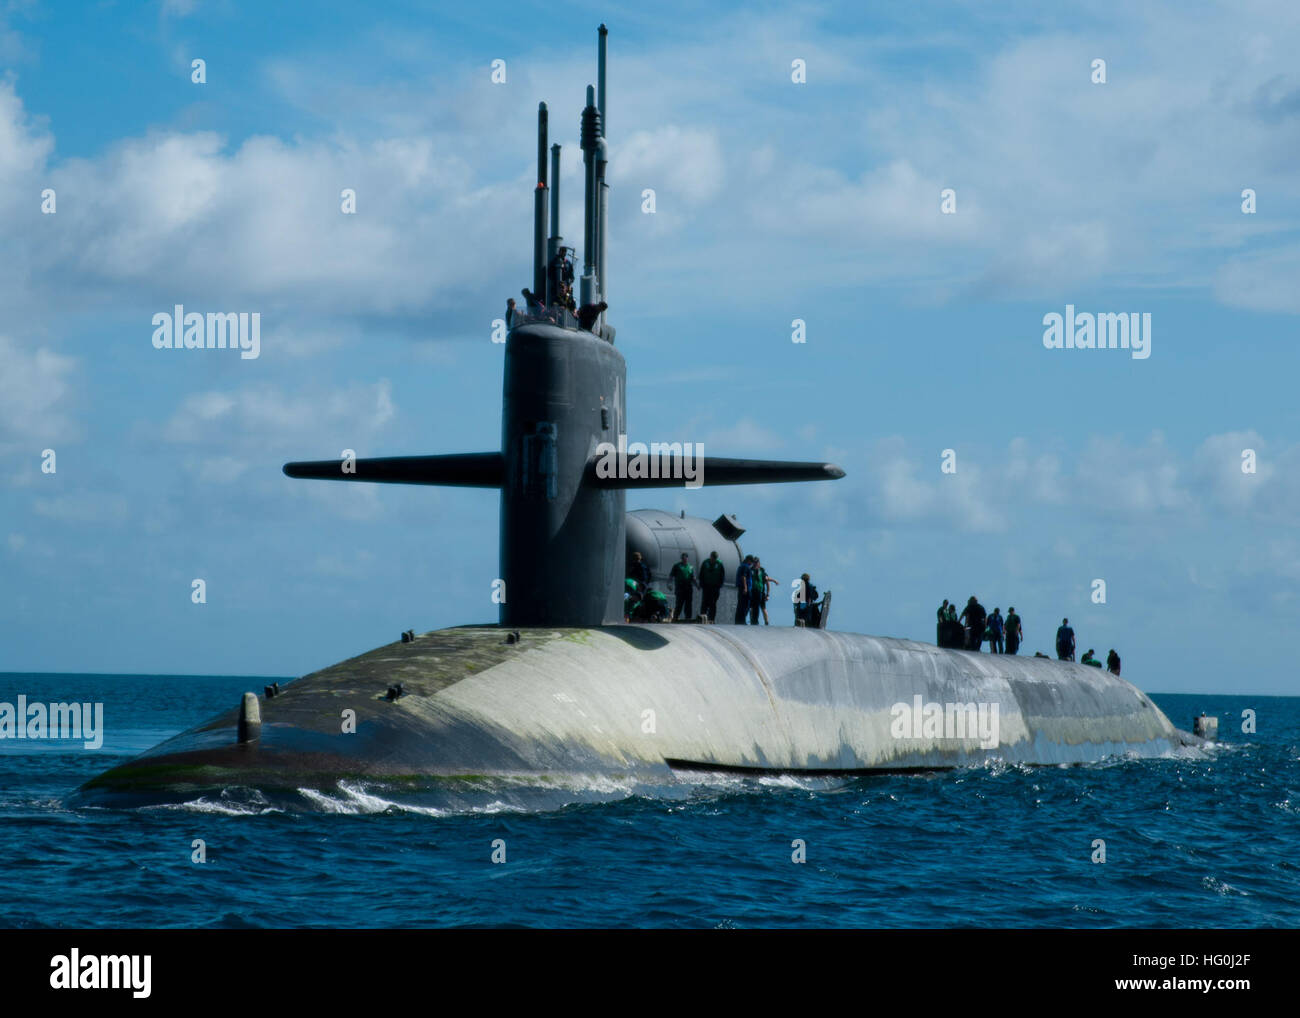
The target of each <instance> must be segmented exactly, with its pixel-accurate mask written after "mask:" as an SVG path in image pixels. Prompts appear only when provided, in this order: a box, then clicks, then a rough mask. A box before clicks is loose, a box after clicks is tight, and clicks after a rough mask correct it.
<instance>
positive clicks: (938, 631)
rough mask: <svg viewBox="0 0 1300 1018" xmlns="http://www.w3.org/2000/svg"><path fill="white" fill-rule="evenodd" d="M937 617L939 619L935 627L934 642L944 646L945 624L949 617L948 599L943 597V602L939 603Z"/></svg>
mask: <svg viewBox="0 0 1300 1018" xmlns="http://www.w3.org/2000/svg"><path fill="white" fill-rule="evenodd" d="M935 617H936V618H937V619H938V620H939V621H938V622H937V623H936V624H935V627H934V642H935V643H937V644H938V645H939V646H940V647H942V646H943V624H944V622H946V621H947V619H948V599H947V598H946V597H945V598H944V599H943V604H941V605H939V610H938V611H937V612H935Z"/></svg>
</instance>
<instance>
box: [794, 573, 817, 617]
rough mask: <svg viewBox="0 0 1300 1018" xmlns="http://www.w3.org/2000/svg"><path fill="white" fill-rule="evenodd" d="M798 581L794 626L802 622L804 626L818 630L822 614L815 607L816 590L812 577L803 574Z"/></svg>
mask: <svg viewBox="0 0 1300 1018" xmlns="http://www.w3.org/2000/svg"><path fill="white" fill-rule="evenodd" d="M799 580H800V583H799V598H800V600H799V603H798V605H797V606H796V607H795V610H794V617H795V624H796V625H798V623H799V622H801V621H802V622H803V624H804V625H805V626H810V627H812V628H813V629H819V628H821V624H822V613H821V609H820V608H818V607H817V588H816V586H814V585H813V582H812V577H810V576H809V575H808V574H807V573H803V574H802V575H801V576H800V577H799Z"/></svg>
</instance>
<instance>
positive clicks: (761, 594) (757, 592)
mask: <svg viewBox="0 0 1300 1018" xmlns="http://www.w3.org/2000/svg"><path fill="white" fill-rule="evenodd" d="M766 597H767V570H766V569H764V568H763V567H762V566H761V565H760V564H759V560H758V556H757V555H755V556H754V561H753V562H751V563H750V564H749V624H750V625H751V626H756V625H758V613H759V612H760V611H762V609H763V599H764V598H766Z"/></svg>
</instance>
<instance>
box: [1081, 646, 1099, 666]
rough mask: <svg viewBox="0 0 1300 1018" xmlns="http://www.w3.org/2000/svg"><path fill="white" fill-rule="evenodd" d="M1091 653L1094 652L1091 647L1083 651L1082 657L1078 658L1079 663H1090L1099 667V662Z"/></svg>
mask: <svg viewBox="0 0 1300 1018" xmlns="http://www.w3.org/2000/svg"><path fill="white" fill-rule="evenodd" d="M1093 653H1094V652H1093V649H1092V648H1091V647H1089V648H1088V649H1087V650H1086V651H1084V652H1083V657H1082V658H1080V659H1079V664H1081V665H1092V667H1093V668H1100V667H1101V662H1100V661H1098V660H1097V659H1096V658H1095V657H1093V656H1092V655H1093Z"/></svg>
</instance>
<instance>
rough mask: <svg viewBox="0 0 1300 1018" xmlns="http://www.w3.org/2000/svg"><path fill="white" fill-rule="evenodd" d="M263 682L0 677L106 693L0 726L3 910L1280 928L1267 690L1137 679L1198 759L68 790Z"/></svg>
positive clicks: (1291, 722) (1292, 899)
mask: <svg viewBox="0 0 1300 1018" xmlns="http://www.w3.org/2000/svg"><path fill="white" fill-rule="evenodd" d="M269 681H271V680H270V679H250V678H247V677H243V678H238V677H233V678H232V677H193V676H175V677H171V676H139V675H40V674H37V675H29V674H17V673H7V674H6V673H0V701H4V702H9V703H13V702H16V700H17V696H18V694H19V693H24V694H26V696H27V698H28V701H29V702H37V701H40V702H52V701H54V702H60V701H61V702H68V701H73V700H76V701H82V702H102V703H103V704H104V711H105V736H104V743H103V746H102V747H101V748H100V749H98V750H89V749H86V748H84V747H83V746H82V744H81V743H80V742H56V741H45V742H37V741H30V740H24V741H14V740H3V741H0V873H2V874H3V880H4V888H5V893H4V894H3V895H2V896H0V927H3V928H15V927H16V928H118V927H201V928H243V927H324V928H356V927H467V926H468V927H479V926H486V927H541V928H547V927H686V928H713V927H835V928H852V927H874V928H905V927H931V928H932V927H965V928H970V927H1081V928H1099V927H1162V928H1164V927H1190V928H1206V927H1247V928H1250V927H1297V926H1300V699H1297V698H1290V697H1286V698H1283V697H1244V696H1202V695H1194V696H1191V695H1159V694H1154V695H1153V696H1152V699H1154V700H1155V701H1156V703H1157V704H1158V705H1159V706H1160V707H1161V709H1163V710H1164V711H1165V713H1166V714H1168V715H1169V717H1170V718H1171V720H1173V721H1174V723H1175V724H1177V725H1179V726H1180V727H1184V728H1190V725H1191V718H1192V716H1193V715H1194V714H1199V713H1200V712H1201V711H1206V712H1207V713H1210V714H1212V715H1216V716H1218V717H1219V719H1220V721H1219V726H1220V727H1219V731H1220V741H1219V743H1218V744H1217V745H1216V746H1214V747H1213V748H1211V749H1209V750H1208V751H1206V752H1205V753H1204V755H1203V757H1200V758H1196V759H1186V758H1179V759H1175V758H1169V759H1156V760H1132V759H1116V760H1112V761H1108V762H1104V763H1101V764H1097V765H1092V766H1084V767H1047V768H1022V767H1006V766H998V765H995V766H991V767H985V768H978V769H972V770H963V771H952V772H943V773H934V774H929V775H910V776H881V777H878V778H859V779H854V780H846V781H833V780H826V779H819V780H815V781H814V780H807V781H800V780H794V779H762V780H754V779H747V778H739V777H724V776H714V777H707V776H706V777H701V778H700V780H699V781H698V782H695V783H691V784H683V785H681V786H678V787H674V788H670V789H662V788H660V789H645V788H636V787H620V786H618V785H616V784H611V783H609V782H604V783H602V782H593V783H592V786H591V787H589V788H574V789H570V790H567V791H561V792H558V793H557V792H555V791H551V792H548V793H545V795H543V794H542V793H538V795H536V796H533V795H531V794H530V791H529V790H528V789H527V788H521V787H519V786H509V787H507V786H502V787H500V788H492V787H487V788H484V789H481V790H480V794H479V795H478V796H477V797H476V798H475V799H474V800H472V801H470V800H467V801H464V802H460V803H457V802H441V803H437V804H433V803H431V802H430V801H428V800H427V799H421V800H416V799H406V800H404V799H403V795H402V794H401V793H398V792H393V791H390V790H387V789H385V788H383V787H382V786H340V787H337V788H332V789H325V790H324V791H323V792H321V793H315V794H312V795H304V796H303V797H301V798H300V799H299V800H298V801H297V802H296V803H293V802H291V803H283V802H281V803H275V802H270V801H268V800H265V799H264V798H263V797H261V796H260V795H259V794H257V793H255V792H251V791H249V790H242V789H230V790H227V792H226V793H224V794H220V795H210V796H205V797H200V798H196V799H195V800H194V801H192V802H186V803H173V804H170V805H167V806H149V807H143V808H137V809H131V810H124V809H121V810H119V809H104V808H88V807H76V806H74V805H70V804H69V802H68V800H69V798H70V796H71V794H72V793H73V792H74V790H75V789H76V788H77V787H78V786H79V785H80V784H81V783H82V782H84V781H86V780H87V779H89V778H91V777H93V776H95V775H96V774H98V773H100V772H101V771H103V770H106V769H107V768H109V767H110V766H113V765H115V764H117V763H120V762H122V761H124V760H126V759H128V758H130V757H132V756H134V755H136V754H138V753H140V752H142V751H143V750H145V749H148V748H149V747H151V746H153V745H155V744H156V743H158V742H160V741H162V740H163V739H165V738H167V737H169V736H171V735H174V734H176V733H178V732H180V731H183V730H185V729H187V728H190V727H192V726H193V725H195V724H196V723H198V722H200V721H203V720H206V719H207V718H208V717H210V716H212V715H213V714H216V713H217V712H219V711H222V710H225V709H228V708H229V707H230V706H231V705H232V704H234V703H236V702H238V696H239V694H240V693H242V692H243V691H244V690H246V689H253V690H260V689H261V687H262V686H263V685H264V684H265V683H266V682H269ZM282 681H283V680H282ZM1247 709H1251V710H1254V711H1255V712H1256V716H1257V721H1256V724H1257V728H1258V731H1257V733H1255V734H1245V733H1243V732H1242V730H1241V729H1242V712H1243V711H1244V710H1247ZM196 839H201V840H202V842H203V843H204V846H205V850H206V861H205V862H202V863H197V862H194V861H192V855H193V853H194V851H195V849H194V842H195V840H196ZM1097 839H1101V840H1102V841H1104V843H1105V862H1104V863H1097V862H1094V861H1093V857H1094V854H1095V851H1096V850H1095V848H1094V842H1095V841H1096V840H1097ZM796 842H801V843H802V846H803V852H804V853H806V862H803V863H795V862H793V861H792V857H793V855H794V854H795V853H796V847H795V843H796ZM494 843H495V845H496V850H497V853H498V856H499V854H500V851H501V850H502V849H503V850H504V852H505V861H504V862H503V863H495V862H493V858H492V857H493V852H494Z"/></svg>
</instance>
